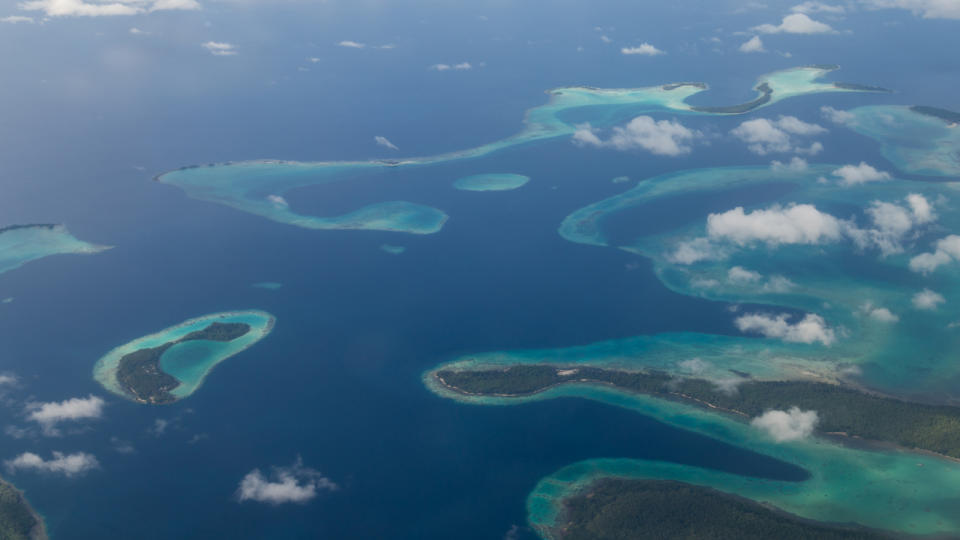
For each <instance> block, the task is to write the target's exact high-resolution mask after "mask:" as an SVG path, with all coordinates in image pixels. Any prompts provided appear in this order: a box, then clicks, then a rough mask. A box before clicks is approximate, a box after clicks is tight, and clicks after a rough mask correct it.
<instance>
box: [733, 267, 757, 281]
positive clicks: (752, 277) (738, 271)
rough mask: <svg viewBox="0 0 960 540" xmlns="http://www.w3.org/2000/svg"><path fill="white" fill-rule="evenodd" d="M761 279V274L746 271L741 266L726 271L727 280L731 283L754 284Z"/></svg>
mask: <svg viewBox="0 0 960 540" xmlns="http://www.w3.org/2000/svg"><path fill="white" fill-rule="evenodd" d="M762 279H763V274H761V273H760V272H754V271H753V270H747V269H746V268H744V267H742V266H734V267H733V268H731V269H730V270H727V280H728V281H731V282H733V283H741V284H744V283H756V282H758V281H760V280H762Z"/></svg>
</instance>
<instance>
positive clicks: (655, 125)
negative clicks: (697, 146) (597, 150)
mask: <svg viewBox="0 0 960 540" xmlns="http://www.w3.org/2000/svg"><path fill="white" fill-rule="evenodd" d="M702 136H703V135H702V133H700V132H699V131H695V130H691V129H689V128H687V127H686V126H684V125H683V124H681V123H680V122H678V121H676V120H659V121H657V120H654V119H653V118H651V117H649V116H638V117H636V118H634V119H633V120H631V121H630V122H629V123H627V125H625V126H622V127H620V126H618V127H615V128H613V135H611V136H610V138H609V139H608V140H606V141H604V140H602V139H601V138H600V137H599V136H597V134H596V132H595V131H594V130H593V128H591V127H590V124H581V125H579V126H577V130H576V132H574V134H573V142H574V143H575V144H579V145H585V146H598V147H610V148H615V149H617V150H634V149H642V150H646V151H648V152H650V153H653V154H656V155H659V156H680V155H683V154H689V153H690V152H691V151H692V150H693V148H692V146H691V145H690V143H692V142H693V141H694V140H695V139H698V138H700V137H702Z"/></svg>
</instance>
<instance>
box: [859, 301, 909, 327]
mask: <svg viewBox="0 0 960 540" xmlns="http://www.w3.org/2000/svg"><path fill="white" fill-rule="evenodd" d="M860 313H862V314H863V315H866V316H867V317H870V318H871V319H874V320H877V321H880V322H885V323H895V322H897V321H899V320H900V317H898V316H896V315H894V314H893V312H892V311H890V310H889V309H887V308H885V307H878V306H875V305H873V303H872V302H864V303H863V305H861V306H860Z"/></svg>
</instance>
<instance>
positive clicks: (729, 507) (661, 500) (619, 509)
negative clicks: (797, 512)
mask: <svg viewBox="0 0 960 540" xmlns="http://www.w3.org/2000/svg"><path fill="white" fill-rule="evenodd" d="M563 505H564V506H563V512H562V519H561V522H560V523H558V524H557V525H556V527H555V528H554V529H553V530H551V531H550V536H551V537H553V538H557V539H561V540H615V539H624V538H630V539H636V540H642V539H649V540H657V539H662V538H698V539H716V540H719V539H726V538H729V539H733V538H736V539H742V540H748V539H753V540H761V539H764V540H765V539H770V538H776V539H778V540H790V539H812V538H817V539H823V540H868V539H882V538H888V537H887V536H886V535H881V534H878V533H875V532H871V531H866V530H862V529H852V528H849V527H841V526H832V527H831V526H825V525H820V524H815V523H813V522H810V521H807V520H802V519H800V518H798V517H796V516H791V515H790V514H786V513H785V512H777V511H775V510H772V509H770V508H768V507H765V506H763V505H761V504H758V503H756V502H754V501H751V500H750V499H744V498H742V497H737V496H732V495H729V494H726V493H722V492H720V491H717V490H715V489H711V488H705V487H700V486H691V485H689V484H683V483H680V482H672V481H667V480H618V479H610V478H605V479H601V480H598V481H596V482H594V483H593V484H591V485H589V486H587V487H586V488H585V489H584V491H583V492H579V493H576V494H574V495H571V496H569V497H568V498H566V499H565V500H564V501H563Z"/></svg>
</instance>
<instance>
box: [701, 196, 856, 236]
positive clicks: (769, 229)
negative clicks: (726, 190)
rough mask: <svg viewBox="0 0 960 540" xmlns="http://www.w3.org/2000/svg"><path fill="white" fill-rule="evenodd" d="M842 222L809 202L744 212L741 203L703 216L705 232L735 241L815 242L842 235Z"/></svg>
mask: <svg viewBox="0 0 960 540" xmlns="http://www.w3.org/2000/svg"><path fill="white" fill-rule="evenodd" d="M843 228H844V227H843V222H841V221H840V220H839V219H837V218H835V217H833V216H831V215H830V214H827V213H824V212H820V211H819V210H817V208H816V207H815V206H812V205H809V204H792V205H790V206H787V207H786V208H783V207H780V206H773V207H771V208H769V209H767V210H754V211H753V212H750V213H745V212H744V210H743V207H742V206H738V207H737V208H734V209H733V210H728V211H727V212H723V213H721V214H710V215H709V216H707V234H708V235H709V236H710V237H711V238H722V239H725V240H729V241H731V242H734V243H736V244H738V245H741V246H743V245H747V244H752V243H754V242H763V243H766V244H767V245H769V246H776V245H779V244H819V243H822V242H833V241H837V240H839V239H840V238H841V237H842V233H843Z"/></svg>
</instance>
